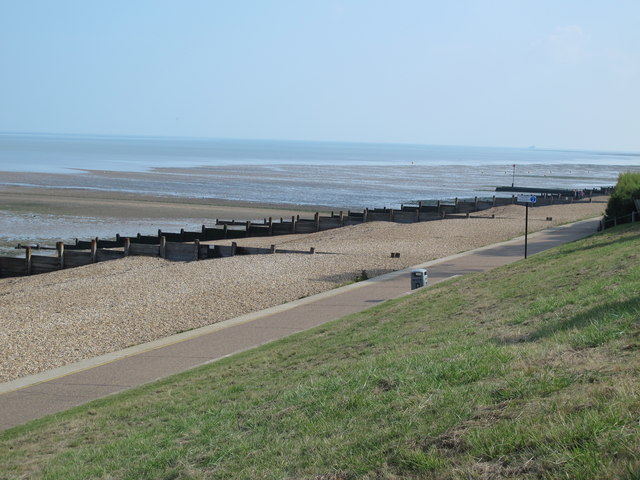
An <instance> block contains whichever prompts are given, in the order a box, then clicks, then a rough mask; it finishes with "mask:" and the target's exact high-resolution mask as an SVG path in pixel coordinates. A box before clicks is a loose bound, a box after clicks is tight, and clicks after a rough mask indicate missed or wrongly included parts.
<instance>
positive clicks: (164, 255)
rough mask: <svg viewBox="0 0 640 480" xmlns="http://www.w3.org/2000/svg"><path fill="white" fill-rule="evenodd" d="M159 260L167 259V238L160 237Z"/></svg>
mask: <svg viewBox="0 0 640 480" xmlns="http://www.w3.org/2000/svg"><path fill="white" fill-rule="evenodd" d="M160 258H167V237H160Z"/></svg>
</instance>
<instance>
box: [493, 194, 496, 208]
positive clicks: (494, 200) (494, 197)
mask: <svg viewBox="0 0 640 480" xmlns="http://www.w3.org/2000/svg"><path fill="white" fill-rule="evenodd" d="M493 206H494V207H495V206H496V196H495V195H494V196H493Z"/></svg>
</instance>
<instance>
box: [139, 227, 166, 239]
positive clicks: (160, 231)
mask: <svg viewBox="0 0 640 480" xmlns="http://www.w3.org/2000/svg"><path fill="white" fill-rule="evenodd" d="M161 236H162V230H160V229H158V238H160V237H161ZM138 238H140V234H138Z"/></svg>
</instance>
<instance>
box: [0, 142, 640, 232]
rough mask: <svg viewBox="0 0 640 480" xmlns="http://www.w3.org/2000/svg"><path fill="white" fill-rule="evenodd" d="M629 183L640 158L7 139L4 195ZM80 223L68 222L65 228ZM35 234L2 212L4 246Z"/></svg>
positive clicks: (443, 194) (390, 203) (466, 191)
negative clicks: (9, 190) (624, 179)
mask: <svg viewBox="0 0 640 480" xmlns="http://www.w3.org/2000/svg"><path fill="white" fill-rule="evenodd" d="M626 171H640V153H637V152H612V151H604V150H603V151H580V150H553V149H546V148H536V147H534V146H529V147H524V148H500V147H472V146H468V147H466V146H446V145H410V144H385V143H345V142H312V141H281V140H237V139H201V138H161V137H118V136H99V135H93V136H88V135H58V134H50V135H45V134H14V133H4V134H2V133H0V189H1V188H2V187H3V186H12V185H15V186H28V187H37V188H42V189H57V188H66V189H86V190H101V191H112V192H130V193H140V194H145V195H157V196H174V197H188V198H215V199H224V200H231V201H247V202H258V203H267V204H278V205H292V206H293V205H302V206H304V205H314V206H326V207H329V208H331V209H336V210H357V209H363V208H377V207H393V208H397V207H399V206H400V205H402V204H411V203H415V202H418V201H425V200H444V199H452V198H455V197H458V198H473V197H482V198H485V197H491V196H493V195H498V196H501V195H507V196H508V195H510V194H501V193H497V194H496V192H495V189H496V187H498V186H505V185H506V186H510V185H512V184H515V186H521V187H523V188H524V189H525V191H526V188H531V189H533V190H535V188H541V187H542V188H563V189H576V190H580V189H591V188H594V187H602V186H612V185H615V183H616V181H617V178H618V176H619V175H620V173H622V172H626ZM35 174H38V175H35ZM43 174H46V175H43ZM76 221H77V222H78V230H79V235H78V236H82V234H83V233H84V230H83V228H84V227H82V226H81V224H82V223H83V222H84V223H88V225H89V226H90V227H91V225H93V227H91V228H95V224H99V220H96V219H90V218H85V219H84V220H80V219H76ZM73 223H74V220H73V219H65V225H66V226H68V225H70V224H71V225H73ZM32 224H34V222H33V221H31V220H30V219H28V218H25V219H20V218H16V217H15V215H14V214H10V213H7V212H3V211H2V208H1V207H0V242H1V241H2V240H3V238H4V240H5V243H6V242H7V241H11V240H13V239H15V238H27V239H29V238H31V239H35V238H37V235H31V234H30V233H29V229H36V230H38V231H42V230H43V227H42V225H38V224H37V222H35V224H36V225H35V226H33V225H32ZM18 225H26V227H24V228H23V227H20V228H23V229H24V231H21V232H19V233H20V234H16V233H15V232H12V231H11V230H12V229H16V228H18V227H17V226H18ZM49 227H50V225H49V226H45V227H44V229H47V228H49ZM87 228H89V227H87ZM149 231H154V228H152V227H151V226H150V227H149ZM89 236H92V235H89ZM7 239H10V240H7Z"/></svg>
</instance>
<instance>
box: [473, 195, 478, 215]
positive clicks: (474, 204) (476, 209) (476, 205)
mask: <svg viewBox="0 0 640 480" xmlns="http://www.w3.org/2000/svg"><path fill="white" fill-rule="evenodd" d="M473 209H474V210H475V211H476V212H477V211H478V197H476V198H475V199H474V201H473Z"/></svg>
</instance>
